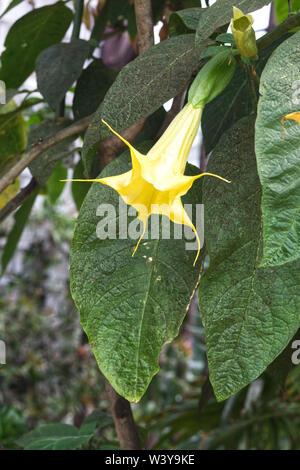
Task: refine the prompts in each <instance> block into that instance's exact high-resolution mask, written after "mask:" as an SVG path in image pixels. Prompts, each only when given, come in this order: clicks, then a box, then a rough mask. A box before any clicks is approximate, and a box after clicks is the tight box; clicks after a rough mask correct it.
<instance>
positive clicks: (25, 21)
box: [0, 2, 73, 89]
mask: <svg viewBox="0 0 300 470" xmlns="http://www.w3.org/2000/svg"><path fill="white" fill-rule="evenodd" d="M72 18H73V13H72V11H71V10H70V9H69V8H67V7H66V6H65V5H64V3H63V2H57V3H55V4H54V5H50V6H45V7H42V8H35V9H34V10H33V11H31V12H30V13H27V15H25V16H22V18H20V19H19V20H18V21H17V22H16V23H15V24H13V26H12V27H11V28H10V30H9V32H8V34H7V36H6V40H5V44H4V45H5V47H6V49H5V51H4V52H3V53H2V55H1V65H2V67H1V70H0V80H3V81H4V82H5V83H6V88H7V89H8V88H18V87H19V86H20V85H22V83H23V82H24V80H26V78H27V77H28V76H29V75H30V74H31V73H32V72H33V70H34V63H35V60H36V58H37V56H38V55H39V53H40V52H41V51H42V50H43V49H46V48H47V47H49V46H51V45H52V44H55V43H57V42H60V41H61V39H62V38H63V37H64V35H65V33H66V31H67V29H68V27H69V25H70V23H71V21H72Z"/></svg>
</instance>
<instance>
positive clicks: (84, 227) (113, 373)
mask: <svg viewBox="0 0 300 470" xmlns="http://www.w3.org/2000/svg"><path fill="white" fill-rule="evenodd" d="M146 147H148V148H147V150H148V149H149V145H147V146H146V145H145V143H144V144H143V146H139V147H138V148H139V150H140V151H145V150H146ZM130 166H131V164H130V157H129V153H128V152H127V151H126V152H124V153H123V154H122V155H121V156H120V157H118V158H117V159H116V160H114V161H113V162H112V163H111V164H109V165H108V166H107V167H106V168H105V170H104V171H103V172H102V173H101V177H104V176H108V175H112V174H119V173H123V172H125V171H128V170H129V169H130ZM200 181H201V180H199V184H200ZM200 188H201V184H200V186H199V185H198V184H194V186H193V188H192V190H191V191H190V192H189V194H188V195H187V196H186V199H185V201H184V202H189V203H194V204H195V203H196V202H200V201H199V197H200V196H199V189H200ZM99 204H112V205H113V206H114V207H115V210H116V215H114V214H110V221H111V223H112V224H115V221H117V229H116V236H117V237H118V234H119V225H118V224H119V220H122V219H119V197H118V194H117V192H116V191H114V190H112V189H111V188H109V187H107V186H104V185H102V184H100V183H93V184H92V187H91V189H90V190H89V192H88V194H87V196H86V198H85V200H84V202H83V204H82V206H81V210H80V214H79V218H78V221H77V227H76V230H75V234H74V238H73V241H72V245H71V259H70V273H71V292H72V296H73V299H74V301H75V303H76V305H77V307H78V309H79V311H80V319H81V325H82V327H83V328H84V330H85V332H86V334H87V336H88V339H89V343H90V345H91V347H92V349H93V352H94V354H95V357H96V360H97V362H98V365H99V367H100V369H101V371H102V372H103V374H104V375H105V376H106V377H107V379H108V380H109V381H110V383H111V384H112V386H113V387H114V388H115V390H116V391H117V392H118V393H119V394H120V395H122V396H124V397H125V398H127V399H128V400H130V401H134V402H137V401H139V399H140V398H141V397H142V395H143V394H144V393H145V391H146V389H147V387H148V385H149V383H150V381H151V379H152V377H153V376H154V375H155V374H156V373H157V372H158V369H159V368H158V357H159V354H160V352H161V349H162V347H163V345H164V344H165V343H168V342H170V341H172V339H173V338H174V337H175V336H177V335H178V331H179V328H180V325H181V323H182V321H183V318H184V316H185V313H186V310H187V307H188V305H189V302H190V299H191V297H192V295H193V292H194V289H195V287H196V285H197V282H198V278H199V269H200V264H201V262H198V263H197V266H196V267H193V260H194V257H195V251H189V250H185V240H183V239H181V240H176V239H174V238H173V237H172V236H171V239H170V240H167V239H163V240H162V239H152V240H151V239H149V240H145V241H142V242H141V244H140V246H139V249H138V250H137V252H136V254H135V255H134V257H132V252H133V248H134V246H135V245H136V242H137V240H133V239H131V238H129V237H126V236H125V237H123V239H119V238H116V239H105V240H103V239H99V238H98V237H97V234H96V229H97V224H100V225H101V223H100V220H101V218H100V217H99V215H98V216H97V208H98V206H99ZM123 204H124V203H123ZM126 207H127V206H125V208H126ZM127 209H128V207H127ZM106 215H107V214H106ZM134 220H135V216H134V217H133V216H130V217H128V222H129V223H130V224H131V226H132V224H133V223H135V222H134ZM171 226H172V227H173V224H171ZM171 233H172V232H171Z"/></svg>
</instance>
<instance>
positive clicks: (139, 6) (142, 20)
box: [134, 0, 154, 54]
mask: <svg viewBox="0 0 300 470" xmlns="http://www.w3.org/2000/svg"><path fill="white" fill-rule="evenodd" d="M134 9H135V17H136V24H137V30H138V44H139V54H142V53H143V52H144V51H145V50H146V49H148V47H151V46H153V44H154V34H153V19H152V6H151V0H135V2H134Z"/></svg>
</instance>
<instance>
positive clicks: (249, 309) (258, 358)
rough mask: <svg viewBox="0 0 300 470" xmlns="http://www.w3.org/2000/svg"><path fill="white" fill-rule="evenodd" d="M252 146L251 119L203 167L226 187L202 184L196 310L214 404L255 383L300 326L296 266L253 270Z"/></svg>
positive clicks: (256, 241)
mask: <svg viewBox="0 0 300 470" xmlns="http://www.w3.org/2000/svg"><path fill="white" fill-rule="evenodd" d="M253 142H254V119H253V118H244V119H243V120H241V121H239V122H238V123H237V124H236V125H235V126H234V127H233V128H232V129H231V130H230V131H229V132H227V133H226V134H225V135H224V137H223V138H222V139H221V140H220V142H219V144H218V146H217V147H216V149H215V151H214V152H213V154H212V156H211V158H210V160H209V165H208V171H210V172H213V173H218V174H220V175H222V176H223V177H225V178H229V179H230V180H231V181H232V183H231V184H220V183H219V182H218V180H215V179H213V180H208V179H206V180H204V183H203V200H204V207H205V239H206V243H207V247H208V252H209V255H210V267H209V269H208V271H207V272H206V273H205V275H204V276H203V277H202V279H201V282H200V289H199V306H200V312H201V314H202V318H203V322H204V326H205V333H206V343H207V356H208V363H209V369H210V380H211V383H212V385H213V388H214V392H215V394H216V397H217V399H218V400H224V399H225V398H227V397H229V396H231V395H233V394H235V393H237V392H238V391H239V390H240V389H242V388H243V387H245V386H246V385H248V384H249V383H250V382H251V381H253V380H254V379H256V378H257V377H258V376H259V375H260V374H261V373H262V372H263V371H264V370H265V369H266V367H267V366H268V365H269V364H270V363H271V362H272V361H273V360H274V359H275V358H276V357H277V356H278V355H279V354H280V353H281V351H282V350H283V349H284V348H285V346H286V345H287V344H288V342H289V341H290V339H291V338H292V336H293V335H294V334H295V332H296V331H297V329H298V328H299V325H300V314H299V312H300V296H299V285H300V266H299V261H298V262H294V263H289V264H286V265H284V266H281V267H279V268H265V269H259V268H258V264H259V260H260V257H261V254H262V243H261V237H262V234H261V212H260V203H261V188H260V184H259V179H258V175H257V169H256V159H255V153H254V148H253V147H254V145H253Z"/></svg>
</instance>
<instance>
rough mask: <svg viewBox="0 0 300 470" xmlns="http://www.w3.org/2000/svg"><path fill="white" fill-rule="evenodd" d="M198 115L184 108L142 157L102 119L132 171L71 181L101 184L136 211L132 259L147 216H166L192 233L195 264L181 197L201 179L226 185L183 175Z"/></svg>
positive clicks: (197, 110) (189, 106)
mask: <svg viewBox="0 0 300 470" xmlns="http://www.w3.org/2000/svg"><path fill="white" fill-rule="evenodd" d="M201 115H202V109H201V108H197V107H194V106H193V105H192V103H188V104H186V105H185V106H184V108H183V109H182V110H181V111H180V112H179V113H178V115H177V116H176V117H175V119H174V120H173V121H172V122H171V124H170V125H169V127H168V128H167V129H166V131H165V132H164V134H163V135H162V136H161V137H160V139H159V140H158V141H157V142H156V144H155V145H154V146H153V147H152V148H151V150H150V151H149V152H148V153H147V154H146V155H143V154H142V153H140V152H139V151H138V150H136V149H135V148H134V147H133V146H132V145H131V144H130V143H129V142H127V140H125V139H124V138H123V137H122V136H121V135H119V134H118V133H117V132H116V131H115V130H114V129H113V128H112V127H111V126H110V125H109V124H108V123H107V122H105V121H104V120H103V119H102V122H103V123H104V124H105V125H106V126H107V127H108V128H109V129H110V130H111V132H113V133H114V134H115V135H117V136H118V137H119V138H120V139H121V140H122V141H123V142H124V143H125V144H126V145H127V146H128V147H129V149H130V154H131V162H132V169H131V170H130V171H128V172H126V173H123V174H121V175H117V176H108V177H107V178H99V179H89V180H71V181H92V182H99V183H102V184H105V185H107V186H109V187H111V188H113V189H114V190H115V191H117V192H118V193H119V195H120V196H121V197H122V199H123V200H124V201H125V202H126V204H128V205H131V206H133V207H134V208H135V209H136V210H137V212H138V218H139V220H141V221H142V222H143V233H142V235H141V236H140V238H139V240H138V242H137V245H136V247H135V249H134V251H133V254H132V256H133V255H134V253H135V252H136V250H137V248H138V246H139V243H140V241H141V240H142V238H143V236H144V234H145V231H146V226H147V221H148V217H149V216H150V215H151V214H160V215H165V216H167V217H168V218H169V219H170V220H171V221H172V222H174V223H177V224H182V225H187V226H188V227H190V228H191V229H192V230H193V231H194V233H195V236H196V239H197V242H198V251H197V255H196V258H195V261H194V265H195V264H196V262H197V259H198V257H199V253H200V246H201V244H200V239H199V236H198V234H197V231H196V229H195V226H194V224H193V222H192V221H191V219H190V217H189V216H188V214H187V212H186V211H185V209H184V207H183V205H182V202H181V196H183V195H184V194H186V193H187V192H188V190H189V189H190V188H191V186H192V184H193V182H194V181H195V180H196V179H199V178H201V177H202V176H204V175H210V176H214V177H216V178H219V179H221V180H223V181H226V182H227V183H229V181H228V180H226V179H225V178H222V177H221V176H218V175H214V174H212V173H201V174H199V175H196V176H186V175H184V170H185V167H186V163H187V158H188V154H189V151H190V149H191V146H192V144H193V141H194V139H195V136H196V134H197V131H198V128H199V124H200V120H201Z"/></svg>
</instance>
